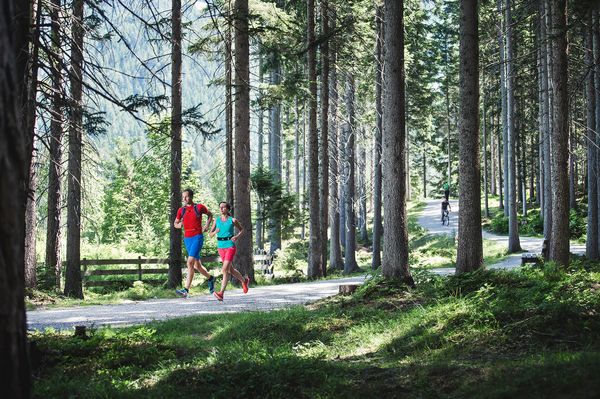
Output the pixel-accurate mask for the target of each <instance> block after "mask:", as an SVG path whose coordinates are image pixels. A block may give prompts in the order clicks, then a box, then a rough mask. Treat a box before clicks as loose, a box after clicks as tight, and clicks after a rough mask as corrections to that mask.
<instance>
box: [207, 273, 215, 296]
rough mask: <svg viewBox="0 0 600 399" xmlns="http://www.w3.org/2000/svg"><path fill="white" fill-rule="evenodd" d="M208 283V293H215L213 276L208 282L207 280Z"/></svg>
mask: <svg viewBox="0 0 600 399" xmlns="http://www.w3.org/2000/svg"><path fill="white" fill-rule="evenodd" d="M206 283H207V284H208V292H210V293H211V294H212V293H214V292H215V278H214V277H213V276H210V278H209V279H208V280H206Z"/></svg>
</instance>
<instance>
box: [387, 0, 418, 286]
mask: <svg viewBox="0 0 600 399" xmlns="http://www.w3.org/2000/svg"><path fill="white" fill-rule="evenodd" d="M384 6H385V22H384V30H385V35H386V41H385V50H384V51H385V55H384V66H383V70H384V71H385V78H384V84H385V90H384V98H383V104H384V109H383V112H384V118H383V135H382V136H383V151H382V159H383V165H382V166H383V176H385V179H384V180H383V203H384V204H385V213H384V221H383V223H384V226H385V229H384V231H383V243H384V245H383V259H382V267H381V272H382V275H383V276H384V277H385V278H386V279H400V280H402V281H404V282H406V283H407V284H409V285H413V284H414V281H413V279H412V276H411V274H410V270H409V268H408V229H407V215H406V176H405V173H406V171H405V167H406V162H405V157H406V152H405V150H406V149H405V145H406V130H405V127H406V126H405V116H406V101H405V75H404V17H403V13H404V1H403V0H385V1H384Z"/></svg>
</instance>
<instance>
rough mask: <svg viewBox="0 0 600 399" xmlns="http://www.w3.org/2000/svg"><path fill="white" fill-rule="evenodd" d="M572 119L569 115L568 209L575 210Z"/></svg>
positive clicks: (575, 145) (574, 149)
mask: <svg viewBox="0 0 600 399" xmlns="http://www.w3.org/2000/svg"><path fill="white" fill-rule="evenodd" d="M572 121H573V119H572V118H571V115H569V123H568V128H567V129H568V131H569V209H573V210H576V209H577V191H576V188H575V185H576V180H577V169H576V167H575V165H576V164H577V160H576V159H575V156H576V155H575V153H576V151H577V148H576V147H577V143H576V141H575V135H574V133H573V130H574V127H573V123H572Z"/></svg>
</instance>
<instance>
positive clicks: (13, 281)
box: [0, 0, 33, 398]
mask: <svg viewBox="0 0 600 399" xmlns="http://www.w3.org/2000/svg"><path fill="white" fill-rule="evenodd" d="M2 8H3V12H2V13H0V104H1V105H2V106H0V164H1V165H2V173H0V192H1V193H2V195H1V196H0V217H1V218H2V223H0V243H1V245H2V251H1V252H0V368H1V369H2V371H3V373H2V380H1V382H2V390H3V392H4V395H5V396H8V397H11V398H13V397H14V398H28V397H29V396H30V390H31V381H30V380H31V377H30V370H29V362H28V360H27V347H26V346H27V334H26V321H25V304H24V300H23V298H24V297H25V294H24V267H25V265H24V252H25V248H24V246H25V204H26V199H27V191H26V188H27V184H28V176H29V166H30V163H31V160H30V157H31V153H32V149H33V137H31V136H29V135H28V131H27V130H26V127H25V126H24V123H23V118H22V115H24V112H23V107H24V106H26V104H23V102H22V100H23V101H24V98H22V97H20V95H21V94H22V95H23V96H25V95H26V94H25V92H26V90H27V83H28V81H27V80H28V73H27V70H28V68H27V58H28V54H29V50H28V48H29V37H30V36H29V27H30V9H29V2H25V1H18V2H16V4H13V1H12V0H7V1H4V3H3V6H2ZM5 193H11V195H6V194H5Z"/></svg>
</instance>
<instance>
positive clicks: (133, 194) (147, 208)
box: [101, 128, 204, 256]
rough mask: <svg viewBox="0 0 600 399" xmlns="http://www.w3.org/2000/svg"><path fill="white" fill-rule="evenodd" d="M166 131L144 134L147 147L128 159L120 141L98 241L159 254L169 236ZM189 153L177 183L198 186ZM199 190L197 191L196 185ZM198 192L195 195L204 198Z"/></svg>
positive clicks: (127, 150) (128, 148) (128, 149)
mask: <svg viewBox="0 0 600 399" xmlns="http://www.w3.org/2000/svg"><path fill="white" fill-rule="evenodd" d="M168 140H169V139H168V136H167V135H165V134H164V133H163V132H161V130H160V128H159V129H157V130H153V131H150V132H149V133H148V141H149V147H150V148H149V150H148V151H147V152H146V154H145V155H144V156H143V157H142V158H140V159H137V160H135V159H133V157H132V149H131V146H130V145H129V144H128V143H126V142H124V141H123V140H120V141H119V142H118V144H117V148H116V154H115V158H114V161H113V163H112V165H110V166H109V169H108V173H109V174H108V176H107V179H108V185H107V188H106V191H105V194H104V201H103V210H104V215H105V216H104V221H103V223H102V227H101V231H102V242H103V243H107V244H108V243H113V244H121V243H123V244H124V245H125V247H126V248H127V249H128V250H129V251H131V252H134V253H140V254H143V255H157V256H158V255H164V254H165V253H166V252H167V249H168V239H169V226H170V220H169V219H170V216H169V206H170V205H169V195H170V183H169V179H168V178H166V176H165V174H166V173H167V171H169V170H170V167H169V165H170V154H169V150H168V149H169V145H168ZM190 165H191V153H190V152H189V151H185V152H184V155H183V168H182V171H183V173H182V176H181V178H182V186H184V187H197V182H198V181H199V177H198V175H197V173H196V172H192V170H191V167H190ZM197 191H198V190H197ZM202 194H203V193H202V192H201V191H200V192H199V193H198V194H197V195H196V198H195V200H196V201H197V202H200V201H204V199H203V195H202Z"/></svg>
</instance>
